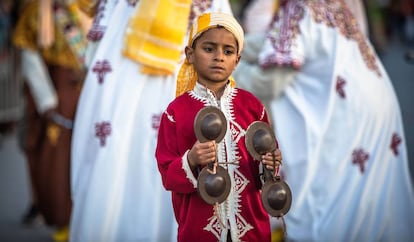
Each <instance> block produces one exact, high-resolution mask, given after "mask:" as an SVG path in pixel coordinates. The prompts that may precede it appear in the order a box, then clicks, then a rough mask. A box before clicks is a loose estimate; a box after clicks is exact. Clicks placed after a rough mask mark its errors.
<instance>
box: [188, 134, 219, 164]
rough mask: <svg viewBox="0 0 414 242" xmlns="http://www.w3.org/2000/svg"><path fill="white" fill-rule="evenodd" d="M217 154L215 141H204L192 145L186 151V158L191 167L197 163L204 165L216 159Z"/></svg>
mask: <svg viewBox="0 0 414 242" xmlns="http://www.w3.org/2000/svg"><path fill="white" fill-rule="evenodd" d="M216 156H217V145H216V142H215V141H214V140H213V141H207V142H204V143H200V141H198V140H197V142H196V143H195V144H194V145H193V147H192V148H191V150H190V151H189V152H188V155H187V160H188V163H189V165H190V167H191V168H192V169H194V168H196V167H197V166H198V165H200V166H204V165H207V164H209V163H211V162H214V161H215V160H216Z"/></svg>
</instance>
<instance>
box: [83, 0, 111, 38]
mask: <svg viewBox="0 0 414 242" xmlns="http://www.w3.org/2000/svg"><path fill="white" fill-rule="evenodd" d="M107 2H108V1H107V0H103V1H100V2H99V6H98V9H97V11H96V16H95V18H94V20H93V23H92V27H91V29H90V30H89V32H88V34H87V36H86V37H87V38H88V40H90V41H92V42H96V41H99V40H101V39H102V37H103V35H104V33H105V29H106V27H105V26H102V25H100V22H101V20H102V19H103V17H104V12H105V5H106V4H107Z"/></svg>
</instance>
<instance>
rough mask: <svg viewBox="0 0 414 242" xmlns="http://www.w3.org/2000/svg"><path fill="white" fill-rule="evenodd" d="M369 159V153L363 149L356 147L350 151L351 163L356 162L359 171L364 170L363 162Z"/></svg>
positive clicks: (362, 171)
mask: <svg viewBox="0 0 414 242" xmlns="http://www.w3.org/2000/svg"><path fill="white" fill-rule="evenodd" d="M368 159H369V154H368V153H367V152H365V151H364V150H363V149H356V150H354V152H352V164H358V165H359V169H360V171H361V173H364V171H365V162H367V161H368Z"/></svg>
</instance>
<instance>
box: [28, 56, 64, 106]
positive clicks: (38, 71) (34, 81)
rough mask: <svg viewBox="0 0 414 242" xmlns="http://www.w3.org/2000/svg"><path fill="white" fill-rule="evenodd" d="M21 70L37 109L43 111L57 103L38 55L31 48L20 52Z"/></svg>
mask: <svg viewBox="0 0 414 242" xmlns="http://www.w3.org/2000/svg"><path fill="white" fill-rule="evenodd" d="M22 72H23V76H24V77H25V79H26V81H27V83H28V86H29V88H30V92H31V93H32V96H33V99H34V101H35V104H36V108H37V111H38V112H39V113H43V112H45V111H46V110H48V109H51V108H55V107H56V106H57V104H58V99H57V94H56V90H55V88H54V86H53V83H52V80H51V78H50V76H49V73H48V71H47V69H46V65H45V63H44V62H43V60H42V59H41V57H40V55H39V54H38V53H37V52H35V51H32V50H29V49H24V50H23V52H22Z"/></svg>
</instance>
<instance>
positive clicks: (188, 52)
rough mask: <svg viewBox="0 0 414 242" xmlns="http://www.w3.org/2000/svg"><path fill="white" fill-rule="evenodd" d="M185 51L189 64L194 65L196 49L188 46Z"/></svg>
mask: <svg viewBox="0 0 414 242" xmlns="http://www.w3.org/2000/svg"><path fill="white" fill-rule="evenodd" d="M184 51H185V57H186V58H187V61H188V63H190V64H193V61H194V60H193V54H194V49H193V48H191V47H188V46H186V47H185V49H184Z"/></svg>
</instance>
